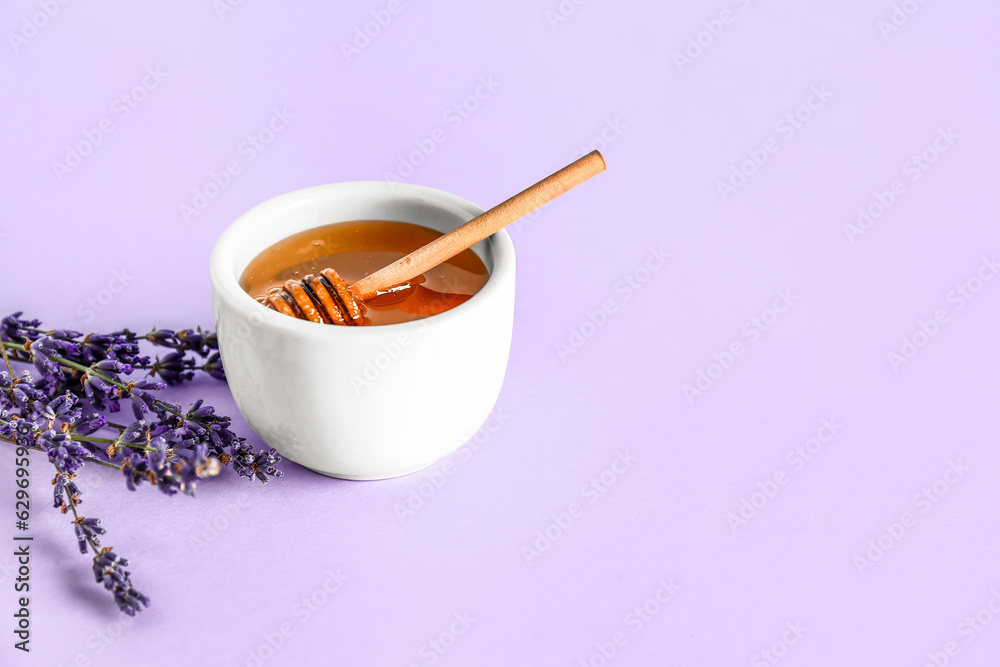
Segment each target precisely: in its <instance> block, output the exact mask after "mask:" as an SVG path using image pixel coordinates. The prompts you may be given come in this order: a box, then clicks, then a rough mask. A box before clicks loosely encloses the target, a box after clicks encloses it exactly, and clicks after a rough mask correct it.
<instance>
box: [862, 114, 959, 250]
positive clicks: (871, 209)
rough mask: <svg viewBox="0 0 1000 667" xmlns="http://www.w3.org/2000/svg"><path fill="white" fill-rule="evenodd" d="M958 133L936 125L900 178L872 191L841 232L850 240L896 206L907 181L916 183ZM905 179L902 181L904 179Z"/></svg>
mask: <svg viewBox="0 0 1000 667" xmlns="http://www.w3.org/2000/svg"><path fill="white" fill-rule="evenodd" d="M959 137H960V135H958V134H956V133H955V131H954V130H952V129H951V126H950V125H949V126H948V127H939V128H938V129H937V136H936V137H934V139H933V140H932V141H931V143H930V144H928V145H927V147H926V148H924V149H923V150H922V151H920V152H919V153H914V154H913V155H911V156H910V157H909V158H907V160H906V161H905V162H903V164H902V166H901V167H900V170H901V171H902V176H903V178H895V179H893V180H892V181H891V182H890V183H889V185H888V186H886V189H885V190H882V189H876V190H875V191H874V192H872V198H871V199H870V200H869V201H868V203H867V204H864V205H863V206H859V207H858V210H857V217H856V218H855V219H854V222H853V223H851V222H847V223H844V234H845V235H846V236H847V240H848V241H849V242H850V243H852V244H853V243H854V242H855V240H856V239H857V238H858V237H859V236H862V235H864V234H865V232H867V231H868V230H869V229H871V228H872V227H873V226H874V225H875V223H876V222H878V221H879V220H881V219H882V217H883V216H885V215H886V214H887V213H888V212H889V209H891V208H892V207H893V206H895V204H896V202H897V201H899V200H900V199H901V198H902V197H903V195H905V194H906V193H907V192H908V190H907V181H909V182H910V183H916V182H917V181H919V180H920V179H921V177H923V175H924V174H925V173H927V171H928V170H929V169H930V168H931V167H932V166H933V165H935V164H936V163H937V161H938V160H939V159H940V158H941V156H942V155H944V154H945V153H947V152H948V151H949V150H951V147H952V146H954V145H955V142H956V141H958V139H959ZM904 179H905V180H904Z"/></svg>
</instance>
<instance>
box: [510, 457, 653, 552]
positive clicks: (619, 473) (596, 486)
mask: <svg viewBox="0 0 1000 667" xmlns="http://www.w3.org/2000/svg"><path fill="white" fill-rule="evenodd" d="M638 461H639V459H638V458H636V457H635V456H633V455H632V454H631V453H630V452H629V451H628V450H627V449H626V450H624V451H623V450H621V449H619V450H617V451H616V452H615V458H614V459H612V460H611V462H610V463H609V464H608V465H607V466H606V467H605V468H604V469H603V470H601V471H600V472H599V473H597V474H596V475H594V476H593V477H591V478H590V479H588V480H587V481H585V482H584V483H583V484H582V485H581V486H580V493H579V496H578V499H576V500H573V501H572V502H571V503H569V504H568V505H567V506H566V508H565V509H563V510H562V511H559V512H554V513H553V514H551V515H550V516H551V519H552V521H551V522H550V523H548V524H547V525H546V526H545V527H544V528H540V529H538V530H537V531H535V536H534V540H532V541H531V542H530V543H529V544H526V545H523V546H522V547H521V556H523V557H524V562H525V564H526V565H527V566H528V567H531V566H532V565H533V564H534V562H535V561H537V560H538V559H539V558H541V556H542V554H544V553H545V552H547V551H548V550H549V549H551V548H552V546H553V545H554V544H555V543H556V542H558V541H559V540H561V539H562V538H563V536H564V535H565V534H566V533H567V531H569V529H570V528H571V527H573V525H574V524H575V523H576V522H577V521H579V520H580V519H581V518H582V517H583V515H584V513H585V511H586V509H587V507H589V506H591V505H593V504H594V503H596V502H597V501H598V500H600V499H601V498H603V497H604V496H605V495H606V494H607V493H608V491H609V490H610V489H611V487H612V486H614V485H615V484H617V483H618V481H619V480H620V479H621V478H622V477H623V476H625V475H626V474H627V473H628V471H629V470H631V469H632V466H633V465H635V464H636V463H637V462H638ZM584 501H585V502H584Z"/></svg>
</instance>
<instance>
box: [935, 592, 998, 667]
mask: <svg viewBox="0 0 1000 667" xmlns="http://www.w3.org/2000/svg"><path fill="white" fill-rule="evenodd" d="M998 617H1000V590H997V589H996V588H993V589H992V590H990V598H989V599H988V600H987V601H986V603H985V604H983V605H982V606H981V607H979V609H977V610H976V611H974V612H973V613H971V614H969V615H968V616H966V617H965V618H964V619H962V621H961V622H960V623H959V624H958V625H956V626H955V632H954V635H955V637H954V638H953V639H949V640H948V641H946V642H945V643H944V645H943V646H941V648H940V650H932V651H928V653H927V661H926V662H925V663H924V664H923V665H922V667H947V666H948V665H950V664H952V662H953V661H954V660H953V659H954V658H957V657H958V656H959V655H961V653H962V647H963V646H968V645H970V644H972V642H974V641H976V639H978V638H979V637H980V636H981V635H982V634H983V633H984V632H986V630H987V629H988V628H989V627H990V625H992V624H993V621H995V620H996V619H997V618H998Z"/></svg>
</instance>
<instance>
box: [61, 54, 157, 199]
mask: <svg viewBox="0 0 1000 667" xmlns="http://www.w3.org/2000/svg"><path fill="white" fill-rule="evenodd" d="M168 76H170V73H169V72H164V71H163V70H162V69H161V68H160V65H150V66H149V67H147V68H146V73H145V74H144V75H143V77H142V79H141V80H140V81H139V83H137V84H136V85H134V86H132V88H130V89H129V90H127V91H126V92H124V93H122V94H121V95H119V96H118V97H116V98H115V99H114V100H113V101H112V102H111V108H110V111H111V115H108V116H105V117H104V118H102V119H101V120H99V121H97V124H96V125H95V126H93V127H88V128H87V129H85V130H84V131H83V138H82V139H80V140H79V141H77V142H76V143H74V144H66V154H65V156H64V157H63V161H62V162H60V161H59V160H53V161H52V173H53V174H55V177H56V180H57V181H59V182H60V183H62V181H63V179H64V178H66V176H67V175H68V174H71V173H73V171H75V170H76V169H78V168H79V167H80V166H81V165H82V164H83V162H84V160H86V159H87V157H89V156H90V155H92V154H93V153H94V151H95V150H97V147H98V146H100V145H101V144H103V143H104V140H105V139H107V138H108V136H110V135H111V134H112V133H113V132H114V131H115V130H116V129H117V128H118V124H117V123H121V122H123V121H124V120H125V119H126V118H128V117H129V116H131V115H132V112H133V111H135V110H136V109H138V108H139V105H140V104H142V103H143V102H145V101H146V100H147V99H148V98H149V94H150V93H151V92H153V91H154V90H156V89H157V88H159V87H160V85H161V84H162V83H163V82H164V81H165V80H166V79H167V77H168Z"/></svg>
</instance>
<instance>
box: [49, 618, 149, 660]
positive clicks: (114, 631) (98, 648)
mask: <svg viewBox="0 0 1000 667" xmlns="http://www.w3.org/2000/svg"><path fill="white" fill-rule="evenodd" d="M135 623H136V619H135V617H133V616H126V615H125V614H122V615H121V618H119V619H117V620H114V621H111V622H110V623H105V624H104V625H102V626H101V627H99V628H97V629H96V630H94V631H93V632H91V633H90V634H88V635H87V639H86V641H85V646H86V650H84V651H80V652H79V653H77V654H76V655H75V656H73V661H72V662H68V663H66V664H65V665H63V663H59V664H58V665H56V667H99V665H103V664H107V663H106V660H107V659H106V658H101V656H103V655H104V654H105V653H106V652H107V651H108V650H110V649H111V647H112V646H114V645H115V644H117V643H119V642H120V641H122V640H123V639H124V638H125V637H127V636H128V634H129V632H131V630H132V628H133V627H134V626H135ZM98 658H100V659H98Z"/></svg>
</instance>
